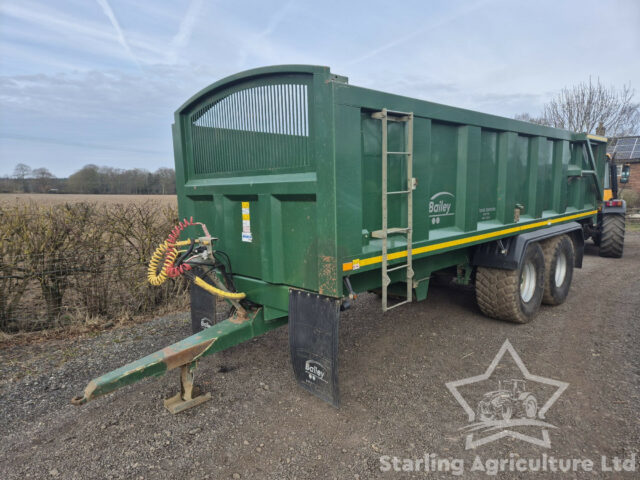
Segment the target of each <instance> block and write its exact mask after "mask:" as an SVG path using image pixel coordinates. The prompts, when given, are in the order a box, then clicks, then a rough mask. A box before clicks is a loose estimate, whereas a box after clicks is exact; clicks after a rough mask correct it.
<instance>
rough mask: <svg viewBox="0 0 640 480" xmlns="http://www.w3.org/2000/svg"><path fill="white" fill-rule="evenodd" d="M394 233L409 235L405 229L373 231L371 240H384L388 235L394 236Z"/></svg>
mask: <svg viewBox="0 0 640 480" xmlns="http://www.w3.org/2000/svg"><path fill="white" fill-rule="evenodd" d="M396 233H409V229H408V228H406V227H404V228H403V227H396V228H387V230H386V231H385V230H374V231H373V232H371V236H372V237H373V238H386V237H388V236H389V235H395V234H396Z"/></svg>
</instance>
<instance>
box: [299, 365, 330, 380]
mask: <svg viewBox="0 0 640 480" xmlns="http://www.w3.org/2000/svg"><path fill="white" fill-rule="evenodd" d="M304 371H305V372H306V373H307V376H308V377H309V380H311V381H312V382H315V381H316V380H320V381H322V382H325V383H326V382H327V381H326V380H325V378H324V377H326V376H327V370H326V369H325V368H324V366H323V365H322V364H321V363H319V362H316V361H315V360H307V361H306V362H305V364H304Z"/></svg>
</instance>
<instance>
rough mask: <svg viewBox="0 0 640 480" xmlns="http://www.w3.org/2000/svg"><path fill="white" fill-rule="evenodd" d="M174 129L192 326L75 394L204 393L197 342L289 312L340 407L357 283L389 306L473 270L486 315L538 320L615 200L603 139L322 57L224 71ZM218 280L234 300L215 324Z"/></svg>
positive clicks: (251, 331) (181, 398)
mask: <svg viewBox="0 0 640 480" xmlns="http://www.w3.org/2000/svg"><path fill="white" fill-rule="evenodd" d="M173 138H174V150H175V161H176V178H177V187H178V205H179V210H180V216H181V218H182V217H184V218H185V219H189V218H193V219H195V220H197V221H198V222H201V223H202V224H204V225H205V226H206V227H208V229H209V231H210V232H211V234H210V235H209V234H208V232H207V234H206V235H204V236H202V234H201V232H200V231H199V230H198V231H196V230H195V229H196V228H198V229H199V228H200V226H192V225H190V224H189V223H190V222H189V221H187V222H186V223H183V224H182V227H184V232H182V237H181V238H182V239H183V240H182V242H183V243H179V242H178V241H177V237H176V238H174V239H173V243H172V244H171V242H169V243H170V244H171V245H168V247H169V250H171V248H173V251H174V253H175V254H173V255H168V257H169V258H168V259H167V254H166V252H163V253H162V254H161V255H160V257H159V258H160V260H159V262H158V263H162V262H165V264H163V265H164V266H163V267H162V268H165V267H166V268H167V269H168V271H171V272H174V273H175V272H176V271H179V273H178V274H181V273H184V274H187V275H189V276H191V278H192V279H193V280H194V281H195V282H197V283H198V285H199V286H198V287H194V290H193V291H192V320H193V322H194V325H193V327H194V332H197V333H195V335H193V336H191V337H189V338H187V339H185V340H183V341H181V342H179V343H177V344H175V345H172V346H170V347H167V348H166V349H164V350H162V351H160V352H156V353H155V354H152V355H150V356H148V357H145V358H143V359H140V360H138V361H137V362H134V363H132V364H130V365H127V366H125V367H122V368H121V369H119V370H116V371H114V372H111V373H109V374H107V375H105V376H103V377H100V378H98V379H95V380H93V381H92V382H91V383H90V384H89V386H88V387H87V389H86V390H85V393H84V395H83V396H82V397H78V398H76V399H75V402H76V403H84V402H86V401H87V400H89V399H92V398H94V397H96V396H98V395H100V394H104V393H107V392H109V391H112V390H114V389H116V388H118V387H119V386H121V385H124V384H128V383H131V382H133V381H136V380H138V379H140V378H143V377H146V376H150V375H161V374H163V373H164V372H165V371H167V370H171V369H173V368H177V367H181V370H182V375H181V393H180V394H178V396H177V397H175V398H174V399H173V400H171V402H169V404H168V407H169V408H170V409H171V410H172V411H179V410H181V409H184V408H187V407H189V406H192V405H193V404H195V403H198V402H200V401H203V400H206V397H204V396H200V397H198V396H194V395H193V394H192V390H191V389H192V385H193V383H192V380H193V378H192V376H193V370H194V368H195V364H196V362H197V361H198V360H199V359H200V358H202V357H204V356H206V355H209V354H211V353H214V352H217V351H221V350H224V349H226V348H228V347H230V346H232V345H235V344H237V343H240V342H242V341H245V340H248V339H250V338H253V337H255V336H257V335H260V334H262V333H264V332H266V331H268V330H270V329H272V328H275V327H278V326H280V325H283V324H285V323H287V321H288V322H289V338H290V348H291V359H292V363H293V368H294V373H295V376H296V378H297V380H298V382H299V383H300V385H302V386H303V387H304V388H306V389H307V390H309V391H310V392H312V393H314V394H316V395H317V396H319V397H321V398H323V399H324V400H326V401H328V402H330V403H332V404H334V405H338V402H339V393H338V376H337V368H338V363H337V349H338V340H337V339H338V323H339V322H338V320H339V315H340V311H341V309H345V308H348V307H349V306H350V305H351V304H352V303H353V302H354V301H355V299H356V297H357V294H358V293H360V292H366V291H374V292H376V293H378V294H379V296H380V297H381V303H382V308H383V310H385V311H386V310H389V309H392V308H394V307H397V306H400V305H402V304H403V303H407V302H411V301H413V300H417V301H421V300H424V299H425V298H426V297H427V291H428V286H429V280H430V278H432V275H433V274H434V272H448V273H450V274H451V275H452V276H453V277H455V278H456V281H457V282H458V283H472V282H475V284H476V288H477V290H478V302H479V305H480V307H481V309H482V310H483V311H484V312H485V313H486V314H488V315H490V316H493V317H496V318H501V319H505V320H511V321H517V322H523V321H528V320H530V319H531V318H532V317H533V316H534V315H535V313H536V311H537V310H538V307H539V305H540V303H541V302H542V301H543V300H544V301H545V303H561V302H562V301H564V298H566V295H567V293H568V290H569V286H570V283H571V275H572V272H573V267H574V266H577V267H580V266H581V263H582V249H583V244H584V236H583V230H585V229H587V228H592V227H593V223H594V219H595V218H596V214H597V211H598V206H599V205H600V201H601V199H602V186H601V178H602V176H603V174H604V155H605V149H606V139H604V138H601V137H593V136H587V135H584V134H576V133H572V132H568V131H564V130H558V129H553V128H548V127H542V126H539V125H534V124H530V123H525V122H520V121H516V120H511V119H507V118H501V117H496V116H492V115H486V114H482V113H479V112H473V111H469V110H463V109H458V108H454V107H448V106H444V105H438V104H434V103H430V102H425V101H421V100H416V99H412V98H407V97H401V96H397V95H392V94H388V93H383V92H377V91H373V90H368V89H364V88H360V87H356V86H352V85H349V84H348V83H347V79H346V78H345V77H341V76H338V75H334V74H332V73H331V72H330V71H329V69H328V68H326V67H316V66H278V67H268V68H261V69H256V70H250V71H247V72H243V73H240V74H237V75H234V76H231V77H228V78H225V79H223V80H221V81H219V82H217V83H215V84H213V85H211V86H210V87H208V88H206V89H204V90H203V91H201V92H199V93H198V94H196V95H195V96H194V97H192V98H191V99H189V100H188V101H187V102H186V103H185V104H184V105H183V106H182V107H181V108H180V109H179V110H178V111H177V112H176V117H175V124H174V125H173ZM180 233H181V232H178V234H180ZM190 239H191V240H190ZM163 255H164V256H163ZM167 262H168V263H167ZM560 265H563V266H562V267H561V266H560ZM158 269H159V270H161V269H160V265H158ZM171 269H173V270H171ZM156 274H157V271H156ZM169 276H170V275H169ZM497 284H500V285H503V284H504V285H514V287H513V288H511V287H509V288H511V290H509V289H506V290H505V289H502V290H504V292H502V290H501V292H502V293H500V292H492V291H491V289H492V288H495V285H497ZM505 292H506V293H505ZM212 294H215V295H221V296H226V297H227V298H228V301H229V302H230V303H232V304H233V306H234V308H233V313H232V315H231V317H230V318H229V319H227V320H225V321H223V322H221V323H217V324H214V320H215V314H214V312H213V310H214V307H215V302H214V301H213V296H212ZM234 294H235V295H236V296H235V297H234V298H230V296H233V295H234ZM203 327H205V328H204V329H202V328H203ZM201 329H202V331H199V330H201Z"/></svg>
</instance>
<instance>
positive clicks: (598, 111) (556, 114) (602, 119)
mask: <svg viewBox="0 0 640 480" xmlns="http://www.w3.org/2000/svg"><path fill="white" fill-rule="evenodd" d="M634 95H635V91H634V90H633V89H632V88H631V87H630V86H628V85H623V86H622V88H620V89H618V88H615V87H613V86H612V87H608V88H607V87H605V86H604V85H603V84H602V83H601V82H600V79H598V80H596V82H595V83H594V82H593V81H592V80H591V78H590V79H589V82H583V83H579V84H578V85H574V86H572V87H567V88H563V89H562V90H561V91H560V93H559V94H558V95H557V96H556V97H555V98H553V99H552V100H551V101H549V102H548V103H547V104H546V105H544V107H543V110H542V116H540V117H538V118H536V117H531V116H530V115H529V114H527V113H524V114H520V115H517V116H516V119H518V120H524V121H528V122H532V123H538V124H541V125H549V126H551V127H557V128H564V129H566V130H571V131H574V132H586V133H596V130H597V129H598V127H599V126H600V125H601V126H602V127H604V130H605V132H606V134H607V135H608V136H612V137H620V136H624V135H632V134H635V133H637V132H638V131H639V130H640V103H637V102H634V101H633V100H634Z"/></svg>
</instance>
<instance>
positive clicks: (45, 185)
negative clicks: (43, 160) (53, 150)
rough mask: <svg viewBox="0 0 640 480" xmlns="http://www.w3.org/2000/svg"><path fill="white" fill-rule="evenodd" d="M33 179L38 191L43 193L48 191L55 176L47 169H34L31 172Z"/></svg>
mask: <svg viewBox="0 0 640 480" xmlns="http://www.w3.org/2000/svg"><path fill="white" fill-rule="evenodd" d="M31 173H32V174H33V177H34V178H35V179H36V184H37V185H38V190H40V192H42V193H44V192H46V191H47V190H48V189H49V186H50V184H51V179H53V178H55V176H54V175H53V174H52V173H51V172H50V171H49V169H47V168H44V167H42V168H36V169H34V170H33V172H31Z"/></svg>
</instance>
